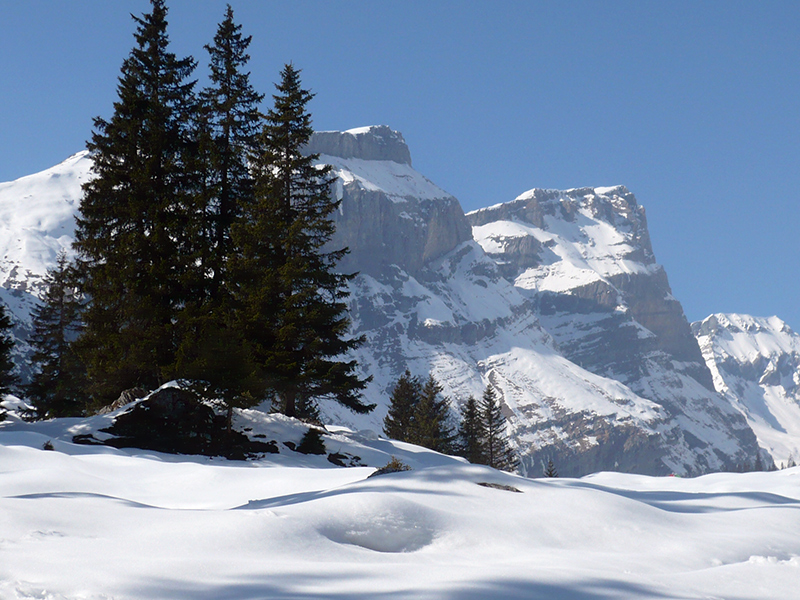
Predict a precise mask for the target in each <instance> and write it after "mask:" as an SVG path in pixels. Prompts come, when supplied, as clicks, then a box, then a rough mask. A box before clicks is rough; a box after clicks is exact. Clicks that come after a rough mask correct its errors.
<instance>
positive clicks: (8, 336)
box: [0, 304, 19, 398]
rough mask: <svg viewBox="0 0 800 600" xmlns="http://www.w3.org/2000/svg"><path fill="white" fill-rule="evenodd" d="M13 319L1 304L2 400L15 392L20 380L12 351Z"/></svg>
mask: <svg viewBox="0 0 800 600" xmlns="http://www.w3.org/2000/svg"><path fill="white" fill-rule="evenodd" d="M12 327H13V325H12V323H11V317H10V315H9V312H8V308H6V305H5V304H0V398H2V396H3V395H4V394H10V393H12V392H13V391H14V389H15V387H16V385H17V383H18V381H19V379H18V377H17V375H16V373H15V371H14V361H13V360H12V358H11V351H12V350H13V349H14V335H13V333H12Z"/></svg>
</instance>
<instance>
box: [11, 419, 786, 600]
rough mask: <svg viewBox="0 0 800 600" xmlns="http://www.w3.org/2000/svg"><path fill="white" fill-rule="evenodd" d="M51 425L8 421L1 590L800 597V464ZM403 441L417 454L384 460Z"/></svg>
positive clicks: (203, 595)
mask: <svg viewBox="0 0 800 600" xmlns="http://www.w3.org/2000/svg"><path fill="white" fill-rule="evenodd" d="M270 421H271V422H270ZM57 424H58V422H50V423H49V425H50V428H49V430H48V431H47V433H48V434H53V433H54V432H55V431H56V425H57ZM46 425H48V424H47V423H44V424H41V425H40V424H33V425H26V424H22V423H19V422H17V421H15V420H12V421H11V422H7V423H6V424H4V425H0V582H2V583H0V598H2V599H3V600H7V599H9V600H11V599H13V600H18V599H23V598H24V599H32V598H38V599H54V600H65V599H66V600H77V599H81V600H88V599H101V598H102V599H106V600H108V599H114V600H127V599H133V598H136V599H139V598H170V599H171V598H175V599H178V598H181V599H182V598H186V599H189V598H191V599H198V598H200V599H209V600H212V599H214V600H218V599H220V598H225V599H231V600H239V599H242V600H243V599H255V598H342V599H343V598H379V599H380V598H386V599H388V598H405V597H413V598H453V599H456V598H459V599H460V598H467V599H473V598H474V599H477V598H500V599H503V598H511V599H518V598H519V599H522V598H526V599H529V598H533V599H539V598H541V599H544V598H559V599H561V598H566V599H576V600H596V599H603V598H620V599H627V598H630V599H633V598H636V599H642V598H654V599H655V598H698V599H699V598H732V599H733V598H735V599H737V600H750V599H752V600H763V599H766V598H776V599H783V598H785V599H787V600H788V599H790V598H792V599H794V598H796V597H797V592H796V590H797V583H798V582H800V538H799V537H798V536H797V534H796V532H797V531H798V529H800V511H799V510H798V508H800V468H796V469H791V470H786V471H779V472H774V473H751V474H744V475H742V474H716V475H708V476H705V477H701V478H697V479H679V478H653V477H645V476H635V475H622V474H617V473H601V474H597V475H592V476H588V477H584V478H582V479H538V480H531V479H524V478H521V477H517V476H514V475H510V474H505V473H500V472H497V471H494V470H492V469H489V468H487V467H481V466H474V465H469V464H466V463H464V462H463V461H461V460H460V459H455V458H451V457H446V456H443V455H439V454H436V453H433V452H430V451H427V450H424V449H421V448H418V447H414V446H411V445H409V444H401V443H397V442H391V441H389V440H383V439H375V438H374V437H372V436H368V435H367V434H355V433H352V432H349V431H347V430H344V429H339V430H337V431H335V432H334V433H332V434H330V435H326V437H325V441H326V445H327V446H328V448H329V449H334V448H336V449H338V450H339V451H344V452H348V453H351V454H355V455H359V456H360V457H361V458H362V460H363V462H365V463H366V464H370V465H371V466H369V467H355V468H338V467H334V466H333V465H331V464H330V463H328V462H327V460H325V457H310V456H304V455H298V454H295V453H293V452H291V451H289V450H288V449H286V448H285V447H284V448H282V450H281V454H278V455H267V456H266V457H264V458H262V459H259V460H254V461H251V462H238V461H225V460H222V459H209V458H201V457H184V456H168V455H161V454H158V453H150V452H143V451H138V450H137V451H133V450H132V451H130V452H127V451H119V450H113V449H108V448H102V447H86V446H75V445H73V444H71V443H69V442H68V441H65V438H66V437H67V435H66V429H68V428H69V427H70V426H72V425H70V424H69V423H67V424H65V429H64V431H65V433H64V435H62V436H61V438H56V439H54V440H53V442H54V445H55V447H56V451H54V452H53V451H44V450H41V449H40V447H41V444H42V443H43V440H46V439H49V438H48V437H47V435H44V434H43V433H40V432H38V431H37V428H39V427H45V426H46ZM262 425H263V426H264V427H267V428H268V429H269V428H271V429H270V431H271V433H275V432H278V433H283V434H286V433H287V432H289V433H293V434H296V433H297V432H299V431H300V430H301V429H302V426H301V425H299V424H296V423H293V422H291V421H290V420H287V419H285V418H282V417H270V419H267V422H262ZM294 429H297V431H294ZM370 437H372V439H369V438H370ZM390 454H393V455H395V456H397V457H398V458H400V459H401V460H403V461H404V462H407V463H408V464H410V465H412V466H413V467H414V470H412V471H408V472H404V473H395V474H389V475H383V476H380V477H373V478H368V475H370V474H371V473H372V472H373V471H374V468H373V467H374V466H380V465H381V464H385V462H386V459H387V457H388V456H389V455H390ZM300 465H305V466H300ZM479 483H492V484H501V485H505V486H512V487H513V488H515V489H516V490H519V491H510V490H507V489H498V488H496V487H484V486H481V485H478V484H479Z"/></svg>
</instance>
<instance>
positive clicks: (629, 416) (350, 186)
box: [0, 127, 757, 475]
mask: <svg viewBox="0 0 800 600" xmlns="http://www.w3.org/2000/svg"><path fill="white" fill-rule="evenodd" d="M309 151H310V152H316V153H319V154H320V155H321V157H320V160H321V161H322V162H325V163H328V164H331V165H333V167H334V171H335V174H336V175H337V181H336V183H335V189H334V193H335V194H336V195H337V197H338V198H340V199H341V200H342V204H341V208H340V210H339V211H338V213H337V214H336V225H337V233H336V237H335V239H334V241H333V245H335V246H342V245H346V246H348V247H349V248H350V254H349V255H348V256H347V257H346V258H345V260H343V261H342V263H341V265H340V268H341V269H342V270H343V271H345V272H359V273H360V274H359V276H358V277H357V278H356V279H355V280H354V281H353V283H352V298H351V313H352V318H353V322H354V323H353V325H354V333H356V334H364V335H365V336H366V338H367V343H366V344H365V345H364V346H363V347H362V348H361V349H360V350H359V351H358V358H359V361H360V364H361V365H362V368H363V370H364V372H365V373H366V374H368V375H372V376H373V381H372V383H371V384H370V387H369V388H368V390H367V395H368V400H369V401H371V402H376V403H377V404H378V408H377V409H376V411H375V412H374V413H373V414H372V415H367V416H358V415H353V414H352V413H350V412H348V411H347V410H345V409H342V408H341V407H338V406H337V405H332V404H330V405H329V404H326V405H324V406H323V410H324V414H325V416H326V417H327V418H328V419H329V420H330V421H331V422H334V423H339V424H343V425H348V426H351V427H352V428H354V429H356V430H362V429H366V428H370V429H373V430H376V431H380V430H381V428H382V421H383V417H384V415H385V414H386V409H387V403H388V396H389V390H390V389H391V387H392V385H393V383H394V382H395V381H396V380H397V378H398V377H399V376H400V374H401V373H402V372H403V370H405V369H406V368H407V367H408V368H409V369H410V370H411V371H412V373H414V374H418V375H422V376H425V375H427V373H428V372H432V373H433V374H434V376H435V377H436V378H437V379H438V380H439V381H440V382H441V383H442V384H443V386H444V388H445V393H446V394H447V395H448V396H449V397H450V398H451V400H452V403H453V408H454V410H457V408H458V407H459V406H460V404H461V403H463V402H464V401H465V400H466V399H467V398H468V396H469V395H475V396H479V395H480V394H481V393H482V391H483V389H484V387H485V386H486V385H487V384H492V385H493V386H494V387H495V388H496V389H497V390H498V391H499V395H500V397H501V401H502V406H503V410H504V412H505V414H506V416H507V418H508V421H509V432H510V434H511V436H512V441H513V444H514V445H515V448H516V449H517V451H518V452H519V454H520V456H521V459H522V462H521V470H522V472H523V473H528V474H531V475H538V474H541V471H542V467H543V464H544V463H546V462H547V460H548V459H550V458H552V459H553V460H554V461H556V464H557V466H558V469H559V471H560V472H561V473H562V474H563V475H582V474H585V473H589V472H595V471H599V470H608V469H616V470H622V471H633V472H640V473H650V474H664V473H669V472H675V473H680V474H686V473H701V472H706V471H713V470H719V469H727V468H734V467H737V466H741V465H752V464H753V463H754V462H755V457H756V454H757V444H756V438H755V435H754V434H753V432H752V430H751V428H750V426H749V425H748V423H747V421H746V420H745V418H744V417H743V416H742V414H741V412H739V411H738V410H735V409H734V408H733V407H732V406H731V404H730V402H729V401H727V400H726V399H725V398H724V397H723V396H721V395H719V394H717V393H716V392H715V391H714V390H713V382H712V377H711V373H710V372H709V370H708V368H707V367H706V366H705V364H704V362H703V359H702V356H701V353H700V350H699V348H698V345H697V342H696V340H695V338H694V337H693V336H692V334H691V330H690V328H689V324H688V323H687V322H686V319H685V317H684V316H683V311H682V309H681V306H680V303H679V302H678V301H677V300H676V299H675V298H673V297H672V295H671V293H670V290H669V285H668V283H667V278H666V274H665V273H664V270H663V269H662V268H661V267H660V266H659V265H658V264H657V263H656V262H655V259H654V256H653V252H652V249H651V247H650V242H649V238H648V234H647V226H646V221H645V218H644V211H643V209H642V208H641V207H640V206H639V205H638V204H637V202H636V200H635V198H634V197H633V195H631V194H630V193H629V192H628V191H627V190H626V189H625V188H623V187H617V188H594V189H590V188H586V189H580V190H570V191H567V192H556V191H544V190H532V191H530V192H527V193H526V194H523V195H522V196H520V197H519V198H518V199H516V200H514V201H512V202H509V203H506V204H501V205H497V206H493V207H490V208H487V209H484V210H481V211H477V212H475V213H471V214H470V215H465V214H464V212H463V211H462V209H461V207H460V205H459V203H458V201H457V200H456V199H455V198H454V197H453V196H451V195H450V194H448V193H447V192H445V191H444V190H442V189H440V188H439V187H437V186H436V185H435V184H433V183H432V182H431V181H429V180H428V179H426V178H425V177H423V176H422V175H421V174H419V173H418V172H417V171H415V170H414V169H413V167H412V164H411V155H410V152H409V150H408V146H407V145H406V144H405V142H404V140H403V138H402V135H401V134H399V133H398V132H395V131H392V130H391V129H389V128H388V127H366V128H361V129H355V130H350V131H346V132H320V133H317V134H315V135H314V137H313V138H312V140H311V143H310V147H309ZM90 165H91V161H90V159H89V157H88V156H86V155H85V154H79V155H75V156H74V157H71V158H70V159H68V160H67V161H65V162H64V163H62V164H61V165H59V166H57V167H54V168H53V169H50V170H48V171H45V172H43V173H39V174H36V175H32V176H30V177H26V178H23V179H20V180H17V181H15V182H11V183H9V184H4V185H1V186H0V211H2V212H0V227H5V228H7V229H6V230H7V231H8V235H7V238H6V239H8V240H15V241H14V243H9V244H8V248H7V249H5V254H6V258H5V260H4V262H3V263H2V264H0V282H2V285H3V287H5V288H6V290H7V291H6V292H5V297H8V296H9V295H11V296H12V297H11V299H12V300H14V298H16V299H17V300H16V301H15V302H12V309H13V310H14V311H15V312H16V314H17V315H18V317H19V319H20V322H21V323H24V322H25V321H26V319H27V311H28V310H29V307H30V298H31V296H30V295H29V294H30V293H31V292H32V293H37V284H38V282H39V281H40V279H41V276H42V275H43V274H44V271H45V269H46V267H48V266H49V265H51V264H53V262H54V258H55V254H56V252H57V250H58V249H59V248H61V247H68V246H69V243H70V241H71V233H72V224H73V219H74V214H75V211H76V210H77V208H78V204H79V198H80V188H79V183H80V182H81V181H85V179H86V178H87V177H89V169H90ZM26 248H30V249H31V252H30V253H29V252H27V251H26V250H25V249H26Z"/></svg>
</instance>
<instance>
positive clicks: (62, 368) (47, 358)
mask: <svg viewBox="0 0 800 600" xmlns="http://www.w3.org/2000/svg"><path fill="white" fill-rule="evenodd" d="M45 284H46V286H47V288H46V291H45V294H44V297H43V298H42V301H41V303H40V304H39V305H38V306H37V307H36V308H35V309H34V311H33V335H32V336H31V338H30V343H31V346H33V349H34V353H33V356H32V362H33V364H34V365H35V371H34V374H33V376H32V378H31V381H30V383H29V384H28V385H27V386H26V392H27V395H28V398H29V399H30V401H31V404H33V407H34V414H35V418H38V419H46V418H52V417H77V416H80V415H81V414H82V413H83V410H84V408H85V405H86V377H85V372H84V367H83V364H82V363H81V361H80V359H79V358H78V356H77V355H76V353H75V347H74V342H75V340H76V339H77V337H78V333H79V330H80V316H81V300H80V297H79V295H78V293H77V289H76V286H75V278H74V273H73V272H72V269H71V266H70V264H69V260H68V259H67V255H66V253H65V252H63V251H62V252H59V254H58V257H57V258H56V266H55V267H53V268H52V269H50V270H49V271H48V273H47V276H46V278H45Z"/></svg>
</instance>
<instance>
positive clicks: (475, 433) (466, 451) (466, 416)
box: [458, 396, 486, 465]
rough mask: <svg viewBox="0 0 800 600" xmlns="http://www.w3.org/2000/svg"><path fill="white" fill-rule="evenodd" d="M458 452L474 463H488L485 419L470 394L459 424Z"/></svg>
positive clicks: (462, 410)
mask: <svg viewBox="0 0 800 600" xmlns="http://www.w3.org/2000/svg"><path fill="white" fill-rule="evenodd" d="M458 454H459V456H463V457H464V458H466V459H467V460H468V461H469V462H471V463H472V464H475V465H481V464H486V448H485V444H484V438H483V419H482V415H481V412H480V410H479V409H478V402H477V400H475V398H474V397H473V396H470V397H469V398H468V399H467V401H466V402H465V403H464V405H463V406H462V407H461V422H460V423H459V425H458Z"/></svg>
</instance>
